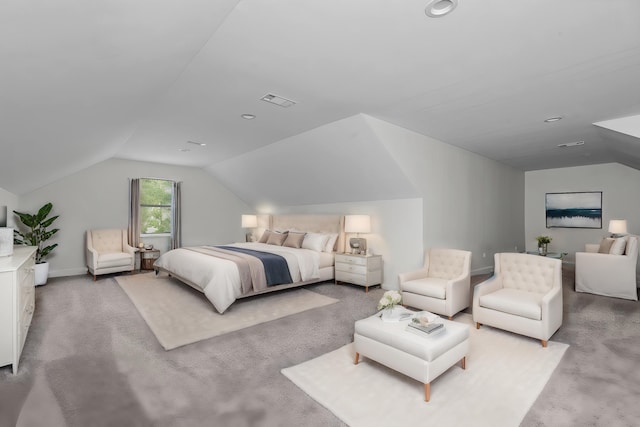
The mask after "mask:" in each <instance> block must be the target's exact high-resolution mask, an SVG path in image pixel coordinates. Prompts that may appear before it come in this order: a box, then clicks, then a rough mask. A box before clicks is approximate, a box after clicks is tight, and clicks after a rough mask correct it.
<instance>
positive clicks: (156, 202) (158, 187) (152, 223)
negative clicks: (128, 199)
mask: <svg viewBox="0 0 640 427" xmlns="http://www.w3.org/2000/svg"><path fill="white" fill-rule="evenodd" d="M173 199H174V197H173V181H167V180H165V179H149V178H142V179H140V232H141V233H142V234H171V212H172V203H173Z"/></svg>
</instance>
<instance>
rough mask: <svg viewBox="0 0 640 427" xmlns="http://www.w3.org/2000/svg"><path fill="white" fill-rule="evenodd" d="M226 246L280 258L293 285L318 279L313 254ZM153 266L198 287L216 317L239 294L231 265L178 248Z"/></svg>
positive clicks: (270, 247)
mask: <svg viewBox="0 0 640 427" xmlns="http://www.w3.org/2000/svg"><path fill="white" fill-rule="evenodd" d="M226 246H237V247H241V248H247V249H252V250H256V251H262V252H269V253H273V254H276V255H280V256H282V257H283V258H284V259H285V260H286V262H287V265H288V267H289V272H290V274H291V279H292V280H293V282H305V281H308V280H313V279H316V278H319V277H320V273H319V264H320V254H319V253H318V252H315V251H311V250H308V249H295V248H289V247H283V246H275V245H267V244H265V243H236V244H232V245H226ZM155 266H157V267H160V268H162V269H164V270H166V271H168V272H170V273H173V274H175V275H176V276H178V277H181V278H183V279H186V280H188V281H189V282H191V284H192V285H196V286H198V287H199V288H200V290H201V291H202V292H203V293H204V294H205V296H206V297H207V299H208V300H209V301H211V303H212V304H213V306H214V307H215V308H216V310H218V312H219V313H223V312H224V311H225V310H226V309H227V308H229V306H230V305H231V304H233V302H234V301H235V300H236V299H237V298H238V297H240V295H241V293H242V291H241V285H240V274H239V272H238V268H237V266H236V264H235V263H234V262H233V261H229V260H225V259H221V258H216V257H212V256H209V255H205V254H202V253H199V252H195V251H191V250H189V249H185V248H179V249H174V250H171V251H169V252H166V253H164V254H162V256H160V258H158V259H157V260H156V262H155Z"/></svg>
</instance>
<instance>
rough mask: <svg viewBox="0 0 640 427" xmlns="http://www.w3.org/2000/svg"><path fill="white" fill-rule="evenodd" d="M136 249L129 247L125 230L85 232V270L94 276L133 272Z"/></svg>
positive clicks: (94, 277)
mask: <svg viewBox="0 0 640 427" xmlns="http://www.w3.org/2000/svg"><path fill="white" fill-rule="evenodd" d="M135 253H136V249H135V248H134V247H133V246H129V244H128V239H127V230H121V229H102V230H88V231H87V246H86V257H87V268H88V269H89V273H90V274H92V275H93V280H94V281H95V280H96V276H98V275H100V274H107V273H118V272H121V271H133V269H134V268H135Z"/></svg>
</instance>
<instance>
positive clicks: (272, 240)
mask: <svg viewBox="0 0 640 427" xmlns="http://www.w3.org/2000/svg"><path fill="white" fill-rule="evenodd" d="M287 236H288V234H285V233H274V232H273V231H272V232H271V234H269V238H268V239H267V245H276V246H282V243H284V241H285V240H286V238H287Z"/></svg>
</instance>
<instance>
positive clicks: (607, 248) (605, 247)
mask: <svg viewBox="0 0 640 427" xmlns="http://www.w3.org/2000/svg"><path fill="white" fill-rule="evenodd" d="M614 240H615V239H612V238H611V237H603V238H602V242H600V249H598V253H599V254H608V253H609V252H611V245H613V242H614Z"/></svg>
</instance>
